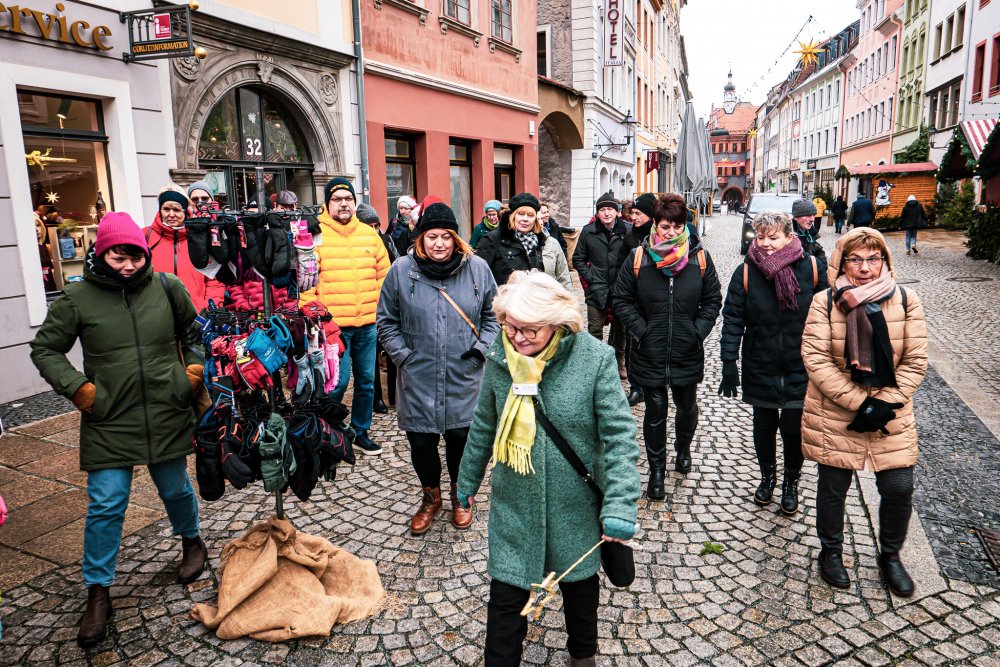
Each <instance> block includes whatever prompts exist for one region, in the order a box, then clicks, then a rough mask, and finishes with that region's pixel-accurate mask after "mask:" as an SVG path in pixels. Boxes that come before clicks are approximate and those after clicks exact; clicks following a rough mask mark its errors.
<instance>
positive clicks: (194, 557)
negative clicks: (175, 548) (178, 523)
mask: <svg viewBox="0 0 1000 667" xmlns="http://www.w3.org/2000/svg"><path fill="white" fill-rule="evenodd" d="M181 548H182V549H183V555H182V556H181V566H180V568H179V569H178V570H177V582H178V583H181V584H190V583H191V582H192V581H194V580H195V579H197V578H198V577H200V576H201V573H202V572H204V571H205V561H207V560H208V548H207V547H206V546H205V543H204V542H202V541H201V536H200V535H196V536H194V537H182V538H181Z"/></svg>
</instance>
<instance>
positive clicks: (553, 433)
mask: <svg viewBox="0 0 1000 667" xmlns="http://www.w3.org/2000/svg"><path fill="white" fill-rule="evenodd" d="M532 403H533V404H534V406H535V417H536V418H537V419H538V421H539V423H541V425H542V428H543V429H545V432H546V433H548V434H549V437H550V438H552V442H554V443H555V444H556V448H557V449H558V450H559V451H560V452H561V453H562V455H563V456H565V457H566V460H567V461H569V464H570V466H572V467H573V470H575V471H576V474H578V475H579V476H580V478H581V479H582V480H583V481H584V482H586V483H587V486H589V487H590V488H591V489H592V490H593V492H594V493H596V494H597V500H598V501H599V502H602V503H603V502H604V492H603V491H601V487H600V486H598V485H597V480H595V479H594V476H593V475H591V474H590V471H589V470H587V466H585V465H584V464H583V461H581V460H580V457H579V456H577V453H576V452H574V451H573V448H572V447H570V444H569V443H568V442H567V441H566V438H564V437H562V434H561V433H559V431H557V430H556V427H555V426H553V424H552V422H550V421H549V418H548V417H546V416H545V413H544V412H542V406H541V405H539V403H538V400H537V399H536V398H535V397H532ZM601 567H602V568H603V569H604V574H606V575H608V581H610V582H611V584H612V585H613V586H617V587H618V588H625V587H627V586H631V585H632V582H633V581H635V560H634V559H633V557H632V547H630V546H628V545H626V544H622V543H621V542H605V543H604V544H602V545H601Z"/></svg>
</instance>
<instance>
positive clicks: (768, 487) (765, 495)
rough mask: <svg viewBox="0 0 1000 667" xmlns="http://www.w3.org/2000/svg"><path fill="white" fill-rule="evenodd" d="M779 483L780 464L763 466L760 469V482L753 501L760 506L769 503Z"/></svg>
mask: <svg viewBox="0 0 1000 667" xmlns="http://www.w3.org/2000/svg"><path fill="white" fill-rule="evenodd" d="M777 483H778V466H776V465H770V466H762V467H761V471H760V484H758V485H757V491H756V492H755V493H754V494H753V501H754V502H755V503H757V504H758V505H760V506H762V507H763V506H764V505H767V504H769V503H770V502H771V496H772V495H774V487H775V485H776V484H777Z"/></svg>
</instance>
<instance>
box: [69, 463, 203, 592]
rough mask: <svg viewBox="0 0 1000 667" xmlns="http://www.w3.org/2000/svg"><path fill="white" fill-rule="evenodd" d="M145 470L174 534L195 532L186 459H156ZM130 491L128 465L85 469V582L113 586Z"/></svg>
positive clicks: (196, 525)
mask: <svg viewBox="0 0 1000 667" xmlns="http://www.w3.org/2000/svg"><path fill="white" fill-rule="evenodd" d="M149 475H150V476H151V477H152V478H153V483H154V484H156V490H157V491H159V493H160V499H161V500H162V501H163V507H164V508H165V509H166V510H167V516H168V517H170V525H171V526H172V527H173V529H174V535H180V536H182V537H197V535H198V530H199V527H200V521H199V518H198V501H197V499H195V496H194V488H193V487H192V486H191V478H190V477H188V474H187V458H186V457H181V458H176V459H172V460H170V461H164V462H162V463H154V464H153V465H151V466H149ZM131 490H132V468H104V469H102V470H91V471H90V472H88V473H87V499H88V502H87V523H86V526H85V528H84V531H83V583H84V584H85V585H87V586H92V585H94V584H100V585H101V586H111V584H112V583H114V580H115V565H116V564H117V562H118V548H119V547H120V546H121V543H122V524H123V523H124V521H125V509H126V508H127V507H128V499H129V493H130V492H131Z"/></svg>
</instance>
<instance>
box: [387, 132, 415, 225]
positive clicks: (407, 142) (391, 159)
mask: <svg viewBox="0 0 1000 667" xmlns="http://www.w3.org/2000/svg"><path fill="white" fill-rule="evenodd" d="M415 155H416V153H415V152H414V150H413V137H411V136H408V135H405V134H392V133H389V132H386V134H385V181H386V194H387V195H388V198H387V204H388V207H389V208H388V211H389V214H390V215H396V210H397V209H396V202H397V201H399V198H400V197H403V196H404V195H405V196H409V197H413V198H414V199H415V198H416V196H417V160H416V157H415Z"/></svg>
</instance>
